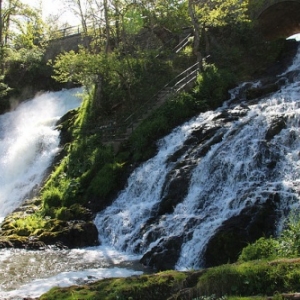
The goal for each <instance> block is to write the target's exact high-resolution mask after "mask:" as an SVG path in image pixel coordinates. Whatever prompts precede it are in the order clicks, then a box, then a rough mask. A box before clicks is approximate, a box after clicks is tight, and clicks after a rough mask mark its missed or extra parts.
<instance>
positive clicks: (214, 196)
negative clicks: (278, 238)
mask: <svg viewBox="0 0 300 300" xmlns="http://www.w3.org/2000/svg"><path fill="white" fill-rule="evenodd" d="M299 69H300V53H299V54H298V55H297V57H296V58H295V61H294V63H293V65H292V66H291V67H290V68H288V70H287V72H286V73H291V72H295V71H298V70H299ZM297 76H298V78H297ZM253 84H254V85H259V83H253ZM237 92H238V89H236V90H234V91H232V95H233V97H234V95H236V93H237ZM51 95H52V94H51ZM54 95H56V93H54V94H53V96H54ZM42 97H47V95H44V96H42ZM67 97H68V96H67ZM63 98H64V97H63ZM42 99H43V98H42ZM33 101H35V100H33ZM38 102H41V103H43V104H41V106H40V108H38V110H37V115H42V114H43V113H42V112H43V109H44V106H45V102H44V101H38ZM28 103H29V102H28ZM244 104H245V105H248V108H247V113H246V114H245V115H244V116H243V117H241V118H240V119H239V120H237V121H235V122H231V123H228V124H227V126H225V127H223V128H220V129H219V130H218V131H217V134H222V135H223V138H222V140H221V141H220V142H218V143H216V144H215V145H214V146H213V147H211V149H210V151H208V152H207V154H206V155H205V156H204V157H197V155H195V161H196V162H197V163H196V167H195V169H194V171H193V174H192V177H191V181H190V185H189V189H188V193H187V195H186V197H185V199H184V201H183V202H182V203H180V204H178V205H177V206H176V207H174V212H173V213H170V214H166V215H164V216H161V217H160V218H159V219H157V221H156V223H155V224H153V223H152V224H151V225H146V224H148V223H149V222H148V220H149V219H150V218H152V216H153V212H155V209H156V207H157V204H158V203H159V201H160V200H161V193H162V189H163V186H164V182H165V180H166V176H167V174H168V172H169V171H170V170H171V169H172V167H174V164H176V163H179V164H180V162H181V161H183V160H184V159H185V155H186V153H182V156H181V157H179V158H178V160H177V162H172V163H170V162H169V161H168V158H169V157H170V156H171V155H172V154H173V153H174V152H175V151H177V150H178V149H180V147H181V146H182V144H183V143H184V142H185V141H186V140H187V139H188V138H189V137H190V135H191V133H192V131H193V130H195V129H197V128H200V127H201V126H206V127H212V126H215V124H216V121H215V118H216V117H217V116H218V115H219V114H220V112H221V111H222V110H224V109H227V110H228V112H229V113H232V114H234V113H235V112H236V111H238V110H241V109H244V108H243V107H242V106H241V105H240V104H237V103H236V102H234V101H228V102H227V103H225V104H224V106H223V108H220V109H218V110H216V111H210V112H206V113H203V114H200V115H199V116H198V117H196V118H193V119H192V120H190V121H189V122H187V123H185V124H184V125H182V126H180V127H178V128H176V129H174V131H173V132H172V133H171V134H170V135H168V136H166V137H165V138H163V139H161V140H160V141H159V142H158V145H159V151H158V154H157V155H156V156H155V157H153V158H152V159H150V160H149V161H147V162H146V163H144V164H143V165H141V166H140V167H139V168H137V169H136V170H134V172H133V173H132V174H131V176H130V177H129V179H128V183H127V187H126V188H125V189H124V190H123V191H121V192H120V194H119V196H118V197H117V199H116V200H115V201H114V203H113V204H112V205H111V206H109V207H108V208H107V209H106V210H104V211H103V212H101V213H99V214H98V215H97V217H96V219H95V224H96V226H97V228H98V230H99V236H100V240H101V242H102V245H103V246H101V247H93V248H88V249H80V250H63V251H54V250H47V251H45V252H39V251H25V250H2V251H0V271H1V272H0V284H1V286H0V298H1V297H2V298H10V299H18V297H19V296H20V297H21V296H27V297H37V296H39V295H41V294H42V293H44V292H45V291H47V290H48V289H50V288H51V287H52V286H68V285H71V284H81V283H84V282H91V281H94V280H96V279H99V278H103V277H114V276H118V277H119V276H130V275H133V274H141V273H142V272H143V271H144V270H143V269H142V268H141V266H139V264H138V263H137V261H138V260H139V258H140V257H141V256H142V255H143V254H144V253H145V252H146V251H148V250H149V249H151V248H152V247H153V246H155V245H157V244H158V243H159V242H161V241H162V240H163V239H164V238H167V237H172V236H183V237H184V240H185V242H184V243H183V245H182V249H181V255H180V258H179V260H178V262H177V265H176V268H177V269H191V268H194V269H195V268H201V266H202V257H201V254H202V252H203V250H204V249H205V245H206V243H207V241H208V240H209V238H210V236H211V235H212V234H213V233H214V232H215V231H216V230H217V228H218V227H219V226H220V225H221V224H222V222H224V221H225V220H227V219H228V218H230V217H232V216H236V215H238V214H239V212H240V211H241V210H242V209H243V208H245V207H246V206H251V205H256V204H259V203H263V202H264V201H266V199H267V198H268V197H269V195H271V194H274V193H278V194H279V195H280V204H278V209H282V210H284V209H286V208H290V207H292V206H298V205H299V193H300V160H299V149H300V126H299V124H300V77H299V75H297V72H295V74H294V80H293V81H292V82H290V83H287V84H286V85H285V86H284V87H283V88H282V89H281V91H279V92H277V93H275V94H273V95H271V96H269V97H267V98H265V99H262V100H261V101H260V102H259V103H257V104H250V103H244ZM77 105H79V102H78V103H77ZM59 106H60V105H59ZM75 106H76V105H75ZM53 109H54V108H53ZM68 109H69V108H68ZM18 110H19V108H18V109H17V110H16V111H15V112H12V113H10V114H6V115H4V116H2V117H1V121H0V128H1V129H0V138H1V153H4V154H3V155H2V156H3V157H4V159H3V160H2V161H1V164H0V168H2V169H3V172H2V170H1V173H0V174H1V175H0V176H1V177H0V178H1V181H0V183H1V185H0V186H1V190H0V195H1V198H0V201H1V202H0V211H1V213H2V217H4V216H5V215H6V214H7V213H8V212H10V211H12V210H13V209H14V208H15V207H17V206H18V205H19V204H20V202H21V201H22V200H23V199H24V197H25V196H26V194H27V193H28V192H30V191H31V189H32V188H33V187H34V186H36V185H38V184H39V183H40V181H39V180H41V178H42V177H43V172H44V171H45V170H46V169H47V167H48V166H49V164H50V163H51V160H52V158H53V155H54V154H55V152H56V151H57V147H58V143H59V142H58V140H57V138H58V132H57V131H55V130H53V124H54V123H51V122H52V121H54V120H57V119H58V118H59V117H60V116H61V115H62V114H63V113H64V112H62V113H60V114H59V113H57V114H54V115H55V116H51V117H41V119H40V120H39V121H37V122H36V123H34V124H35V125H32V126H31V127H29V128H28V127H26V126H28V124H29V123H30V122H29V119H31V118H28V113H27V114H26V117H25V116H19V115H18V114H17V112H18ZM33 110H34V109H30V113H33ZM45 110H46V111H47V112H48V111H50V110H52V108H51V109H50V108H49V109H45ZM54 110H55V109H54ZM14 114H15V115H14ZM278 117H284V118H285V120H286V121H285V122H286V127H285V128H284V129H283V130H281V132H280V133H279V134H277V135H276V136H275V137H274V138H273V139H272V140H271V141H269V142H268V146H267V147H266V141H265V136H266V132H267V129H268V128H269V127H270V124H271V123H272V122H273V120H274V118H278ZM22 119H24V120H25V121H24V123H23V125H18V124H20V123H16V125H15V124H14V123H13V120H22ZM46 120H49V121H46ZM50 120H52V121H51V122H50ZM45 123H47V124H50V126H49V127H47V126H44V125H45ZM37 124H42V126H41V127H42V128H44V129H39V126H38V125H37ZM21 129H24V131H23V133H20V134H19V132H20V131H21ZM10 130H12V131H10ZM36 131H38V132H42V133H41V134H40V135H38V134H36V133H35V132H36ZM28 132H33V134H29V135H28V137H25V136H24V135H26V134H27V133H28ZM45 132H46V133H49V132H51V133H50V134H49V135H47V134H45ZM17 136H19V137H18V138H16V139H15V140H14V141H11V139H12V138H14V137H17ZM45 136H48V137H49V138H48V137H47V138H46V140H45ZM52 140H53V142H51V141H52ZM54 140H55V142H54ZM2 141H5V143H6V144H7V148H6V150H5V149H4V148H3V143H2ZM9 145H11V146H9ZM24 145H27V146H28V147H26V148H24V147H25V146H24ZM13 146H15V147H13ZM9 147H11V148H9ZM264 147H265V148H264ZM8 149H9V150H8ZM20 153H22V155H23V157H22V159H20V160H18V159H19V158H20V156H21V155H20ZM257 153H262V155H261V156H258V155H257ZM40 156H41V157H40ZM1 159H2V157H1ZM274 160H276V166H274V168H273V169H272V170H271V171H270V169H268V168H267V165H268V163H270V162H271V161H274ZM40 161H42V162H40ZM46 161H47V163H45V164H44V162H46ZM172 164H173V165H172ZM41 165H42V166H43V168H44V170H42V172H41V173H39V172H36V170H39V169H40V166H41ZM27 166H30V167H29V168H26V167H27ZM31 166H32V167H31ZM4 170H6V171H4ZM32 181H34V182H32ZM2 187H3V189H2ZM3 195H5V197H4V196H3ZM8 195H9V197H8ZM149 224H150V223H149ZM150 236H152V237H153V236H156V237H157V238H156V239H150V238H149V237H150Z"/></svg>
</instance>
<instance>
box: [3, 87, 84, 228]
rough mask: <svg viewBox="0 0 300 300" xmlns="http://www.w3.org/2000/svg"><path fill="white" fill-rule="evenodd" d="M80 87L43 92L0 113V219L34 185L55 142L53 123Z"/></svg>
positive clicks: (75, 101) (70, 104) (73, 103)
mask: <svg viewBox="0 0 300 300" xmlns="http://www.w3.org/2000/svg"><path fill="white" fill-rule="evenodd" d="M80 91H81V88H76V89H71V90H64V91H60V92H49V93H44V94H42V95H40V96H37V97H35V98H34V99H32V100H30V101H25V102H23V103H21V104H20V105H19V106H18V107H17V108H16V109H15V110H14V111H11V112H9V113H6V114H4V115H1V116H0V222H1V221H2V220H3V218H4V217H5V216H6V215H7V214H8V213H10V212H12V211H13V210H14V209H15V208H17V207H18V206H19V205H20V204H21V202H22V201H23V200H24V198H25V197H26V195H27V194H28V193H30V192H31V191H32V190H33V189H34V188H35V187H37V186H38V185H39V184H40V182H41V180H42V178H43V175H44V173H45V171H46V169H47V168H48V167H49V166H50V164H51V161H52V159H53V157H54V155H55V154H56V153H57V150H58V145H59V131H58V130H56V129H55V123H56V122H57V121H58V120H59V118H60V117H61V116H63V115H64V114H65V113H66V112H67V111H68V110H70V109H73V108H76V107H78V106H79V105H80V102H81V99H80V97H77V96H76V94H77V93H79V92H80Z"/></svg>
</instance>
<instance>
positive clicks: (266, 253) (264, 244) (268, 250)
mask: <svg viewBox="0 0 300 300" xmlns="http://www.w3.org/2000/svg"><path fill="white" fill-rule="evenodd" d="M278 246H279V242H278V241H277V240H275V239H273V238H264V237H262V238H260V239H258V240H257V241H256V242H255V243H253V244H250V245H248V246H247V247H245V248H244V249H243V250H242V253H241V255H240V257H239V260H240V261H251V260H256V259H274V258H275V257H276V256H277V249H278Z"/></svg>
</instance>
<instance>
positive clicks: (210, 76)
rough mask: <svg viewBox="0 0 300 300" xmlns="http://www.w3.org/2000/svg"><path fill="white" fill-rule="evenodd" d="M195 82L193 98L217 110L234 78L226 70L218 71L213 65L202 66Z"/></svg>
mask: <svg viewBox="0 0 300 300" xmlns="http://www.w3.org/2000/svg"><path fill="white" fill-rule="evenodd" d="M203 67H204V70H203V72H201V73H200V74H199V75H198V77H197V81H196V87H195V88H194V97H195V98H196V99H198V101H199V100H200V101H204V102H206V103H207V104H208V105H209V107H210V108H217V107H218V106H219V105H220V104H222V102H223V101H224V100H225V99H226V98H227V91H228V89H229V87H230V86H231V85H232V84H233V82H234V76H233V75H232V74H231V73H229V72H228V71H226V70H219V69H218V68H217V67H216V66H215V65H213V64H206V65H204V66H203Z"/></svg>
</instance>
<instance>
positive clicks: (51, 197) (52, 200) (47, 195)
mask: <svg viewBox="0 0 300 300" xmlns="http://www.w3.org/2000/svg"><path fill="white" fill-rule="evenodd" d="M41 198H42V201H43V206H44V208H50V207H59V206H60V205H61V204H62V193H61V192H60V191H59V189H58V188H57V187H53V186H52V187H51V188H49V189H45V190H44V191H43V192H42V194H41Z"/></svg>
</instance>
